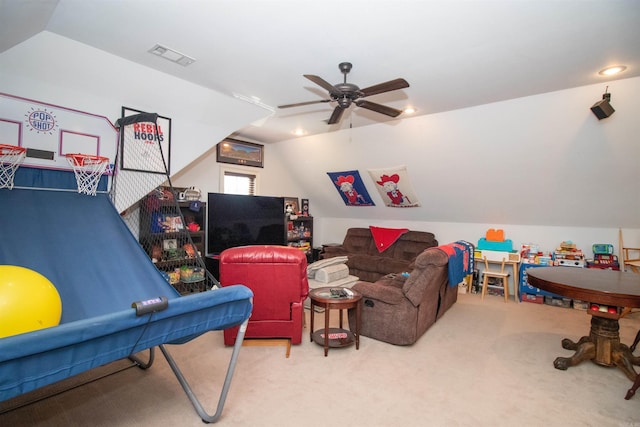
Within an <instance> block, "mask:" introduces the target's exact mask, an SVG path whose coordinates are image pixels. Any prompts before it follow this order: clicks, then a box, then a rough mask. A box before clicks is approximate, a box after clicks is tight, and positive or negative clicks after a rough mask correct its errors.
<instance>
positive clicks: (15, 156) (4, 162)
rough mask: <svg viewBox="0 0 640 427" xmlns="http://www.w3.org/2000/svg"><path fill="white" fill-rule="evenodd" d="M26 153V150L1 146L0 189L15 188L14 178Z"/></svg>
mask: <svg viewBox="0 0 640 427" xmlns="http://www.w3.org/2000/svg"><path fill="white" fill-rule="evenodd" d="M26 153H27V150H26V149H25V148H22V147H16V146H14V145H7V144H0V188H8V189H9V190H11V189H12V188H13V176H14V175H15V173H16V170H17V169H18V167H19V166H20V163H22V161H23V160H24V157H25V155H26Z"/></svg>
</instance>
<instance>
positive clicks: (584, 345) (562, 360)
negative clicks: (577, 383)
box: [553, 337, 596, 371]
mask: <svg viewBox="0 0 640 427" xmlns="http://www.w3.org/2000/svg"><path fill="white" fill-rule="evenodd" d="M562 348H564V349H566V350H574V351H575V353H574V354H573V356H571V357H557V358H556V360H554V361H553V366H554V367H555V368H556V369H560V370H562V371H566V370H567V369H568V368H569V367H571V366H576V365H577V364H578V363H580V362H582V361H584V360H591V359H593V358H594V357H596V345H595V344H594V343H593V341H591V337H582V338H580V340H579V341H578V342H573V341H571V340H570V339H568V338H565V339H563V340H562Z"/></svg>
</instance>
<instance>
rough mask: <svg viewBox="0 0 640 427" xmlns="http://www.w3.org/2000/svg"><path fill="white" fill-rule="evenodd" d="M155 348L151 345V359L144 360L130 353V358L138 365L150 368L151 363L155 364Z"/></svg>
mask: <svg viewBox="0 0 640 427" xmlns="http://www.w3.org/2000/svg"><path fill="white" fill-rule="evenodd" d="M155 354H156V352H155V348H153V347H151V348H150V349H149V361H147V362H143V361H142V359H140V358H139V357H138V356H135V355H133V354H132V355H130V356H129V360H131V361H132V362H133V363H135V364H136V366H137V367H138V368H140V369H149V368H150V367H151V365H153V360H154V358H155Z"/></svg>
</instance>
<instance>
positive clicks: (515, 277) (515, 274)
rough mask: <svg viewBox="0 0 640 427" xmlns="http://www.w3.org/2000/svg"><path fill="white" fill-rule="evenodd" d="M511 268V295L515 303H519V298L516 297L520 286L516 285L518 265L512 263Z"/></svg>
mask: <svg viewBox="0 0 640 427" xmlns="http://www.w3.org/2000/svg"><path fill="white" fill-rule="evenodd" d="M511 266H512V267H513V295H515V299H516V302H520V297H519V296H518V287H519V286H520V283H518V282H519V280H518V279H519V275H518V263H517V262H514V263H513V264H511Z"/></svg>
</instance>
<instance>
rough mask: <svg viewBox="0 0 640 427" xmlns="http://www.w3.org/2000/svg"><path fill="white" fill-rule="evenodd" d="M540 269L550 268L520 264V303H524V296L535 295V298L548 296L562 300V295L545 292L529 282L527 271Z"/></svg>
mask: <svg viewBox="0 0 640 427" xmlns="http://www.w3.org/2000/svg"><path fill="white" fill-rule="evenodd" d="M538 267H549V266H548V265H544V264H525V263H522V264H520V274H519V280H518V283H519V291H520V292H519V295H520V301H522V295H523V294H528V295H535V296H538V295H541V296H543V297H545V296H547V297H556V298H562V296H561V295H557V294H554V293H551V292H547V291H543V290H542V289H540V288H535V287H533V286H531V285H530V284H529V282H528V281H527V269H528V268H538ZM566 268H573V267H566Z"/></svg>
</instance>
